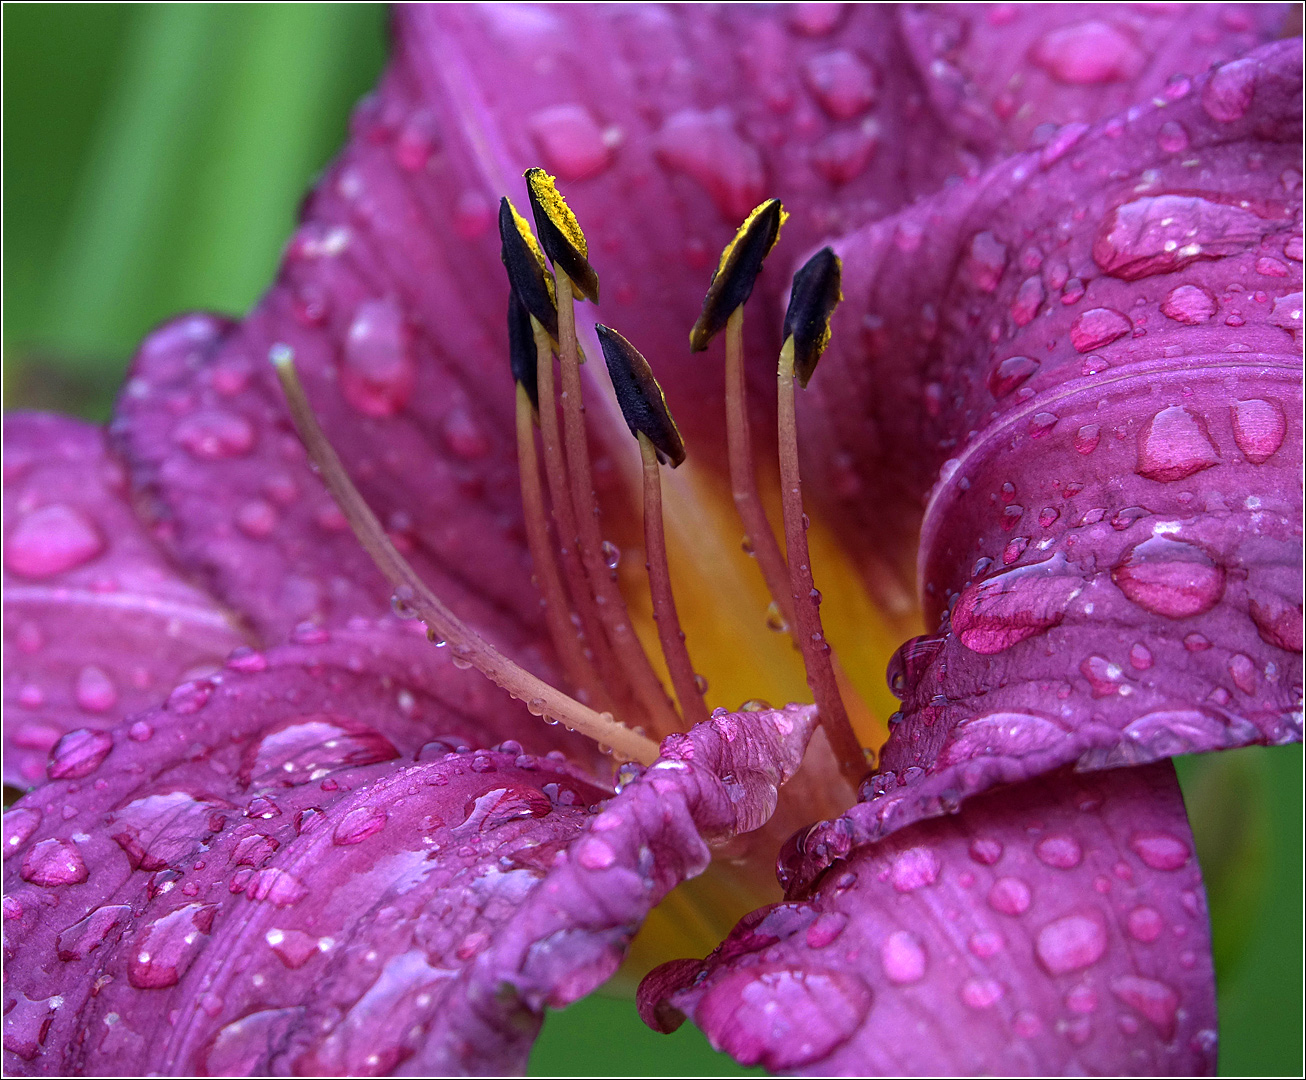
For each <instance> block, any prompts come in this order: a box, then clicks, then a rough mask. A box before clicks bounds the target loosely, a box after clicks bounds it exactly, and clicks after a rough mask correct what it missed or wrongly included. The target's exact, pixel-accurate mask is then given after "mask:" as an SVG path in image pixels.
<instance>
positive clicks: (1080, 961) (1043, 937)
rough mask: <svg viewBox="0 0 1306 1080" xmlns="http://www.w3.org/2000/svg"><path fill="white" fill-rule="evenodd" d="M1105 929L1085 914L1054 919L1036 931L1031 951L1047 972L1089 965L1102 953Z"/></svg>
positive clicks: (1103, 951) (1105, 942) (1053, 972)
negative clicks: (1036, 934)
mask: <svg viewBox="0 0 1306 1080" xmlns="http://www.w3.org/2000/svg"><path fill="white" fill-rule="evenodd" d="M1106 946H1107V937H1106V928H1105V927H1104V926H1103V925H1102V923H1101V921H1100V920H1099V919H1098V918H1095V917H1092V916H1089V915H1067V916H1065V917H1064V918H1061V919H1055V920H1053V921H1052V922H1050V923H1048V924H1047V925H1046V926H1045V927H1043V929H1041V930H1040V931H1039V932H1038V936H1037V937H1036V938H1035V939H1034V951H1035V953H1036V954H1037V955H1038V959H1039V962H1040V963H1041V964H1042V965H1043V967H1044V968H1045V969H1046V970H1047V971H1048V973H1049V974H1051V975H1065V974H1066V973H1067V972H1071V971H1080V970H1082V969H1084V968H1087V967H1092V966H1093V965H1094V964H1096V963H1097V962H1098V961H1099V960H1101V959H1102V955H1103V953H1105V952H1106Z"/></svg>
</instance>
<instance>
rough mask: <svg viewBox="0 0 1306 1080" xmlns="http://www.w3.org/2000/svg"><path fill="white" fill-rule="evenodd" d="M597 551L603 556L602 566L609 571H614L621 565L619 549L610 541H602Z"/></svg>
mask: <svg viewBox="0 0 1306 1080" xmlns="http://www.w3.org/2000/svg"><path fill="white" fill-rule="evenodd" d="M599 550H600V551H601V552H602V555H603V565H604V566H606V567H607V568H608V569H609V570H615V569H616V568H617V566H618V565H619V564H620V563H621V548H619V547H617V545H616V544H614V543H613V542H612V541H611V540H604V541H603V544H602V546H601V547H600V549H599Z"/></svg>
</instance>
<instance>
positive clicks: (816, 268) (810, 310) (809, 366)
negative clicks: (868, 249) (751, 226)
mask: <svg viewBox="0 0 1306 1080" xmlns="http://www.w3.org/2000/svg"><path fill="white" fill-rule="evenodd" d="M842 271H843V263H841V262H840V261H839V256H838V255H836V254H835V253H834V249H833V248H828V247H823V248H821V250H820V251H818V252H817V253H816V254H815V255H813V256H812V257H811V258H810V259H808V260H807V262H805V263H804V264H803V266H802V269H801V270H799V271H798V273H796V274H795V275H794V285H793V290H792V291H791V292H790V294H789V308H788V310H787V311H786V312H785V322H784V331H783V333H782V335H781V336H782V339H783V341H784V342H785V343H788V342H789V341H790V339H792V340H793V353H794V374H795V375H796V376H797V377H798V382H799V384H800V385H801V386H802V387H803V389H804V390H806V389H807V382H808V380H809V379H811V377H812V373H813V372H815V371H816V362H817V361H818V360H819V359H820V358H821V353H823V352H825V347H826V346H827V345H828V344H830V319H831V318H832V317H833V316H834V309H835V308H836V307H838V306H839V302H840V301H841V300H843V290H842V289H841V288H840V279H841V277H842Z"/></svg>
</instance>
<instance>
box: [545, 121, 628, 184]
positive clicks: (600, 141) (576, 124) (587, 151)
mask: <svg viewBox="0 0 1306 1080" xmlns="http://www.w3.org/2000/svg"><path fill="white" fill-rule="evenodd" d="M527 126H528V127H529V129H530V133H531V137H532V138H533V139H534V140H535V145H536V147H537V148H538V149H539V151H540V154H541V155H542V156H543V157H544V164H545V167H546V168H547V169H548V170H549V171H550V172H552V173H557V174H558V178H559V179H561V180H586V179H588V178H589V177H591V176H598V174H599V173H601V172H603V170H604V169H606V168H607V167H608V164H609V162H611V160H612V143H611V141H610V140H609V139H608V138H607V137H606V136H605V133H604V130H603V128H601V127H600V126H599V123H598V121H597V120H595V119H594V114H593V113H592V112H590V111H589V109H587V108H586V107H585V106H584V105H575V104H571V105H553V106H550V107H549V108H547V109H542V110H541V111H540V112H538V113H536V114H535V115H534V116H532V117H531V119H530V121H529V123H528V125H527Z"/></svg>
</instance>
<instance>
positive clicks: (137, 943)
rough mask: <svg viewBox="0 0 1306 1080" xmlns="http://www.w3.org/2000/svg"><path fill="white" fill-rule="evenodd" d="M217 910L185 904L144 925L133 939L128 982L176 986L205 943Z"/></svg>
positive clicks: (146, 987) (144, 987)
mask: <svg viewBox="0 0 1306 1080" xmlns="http://www.w3.org/2000/svg"><path fill="white" fill-rule="evenodd" d="M216 913H217V909H216V908H215V907H213V906H212V905H208V904H187V905H186V906H185V907H182V908H178V909H177V910H176V911H173V912H171V913H170V914H167V915H164V916H163V917H162V918H159V919H155V920H154V921H153V922H152V923H150V924H149V925H147V926H146V927H144V928H143V929H142V930H141V931H140V932H139V933H138V934H137V935H136V937H135V938H134V939H133V940H132V944H131V953H130V955H129V958H128V961H127V981H128V982H130V983H131V985H132V986H134V987H136V989H138V990H155V989H160V988H162V987H165V986H176V985H177V983H178V982H179V981H180V980H181V976H182V975H184V974H185V973H186V971H187V969H188V968H189V967H190V966H191V964H193V963H194V962H195V958H196V957H197V956H198V955H199V954H200V952H202V951H203V949H204V946H205V945H207V944H208V935H209V931H210V929H211V928H212V926H213V917H214V915H215V914H216Z"/></svg>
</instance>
